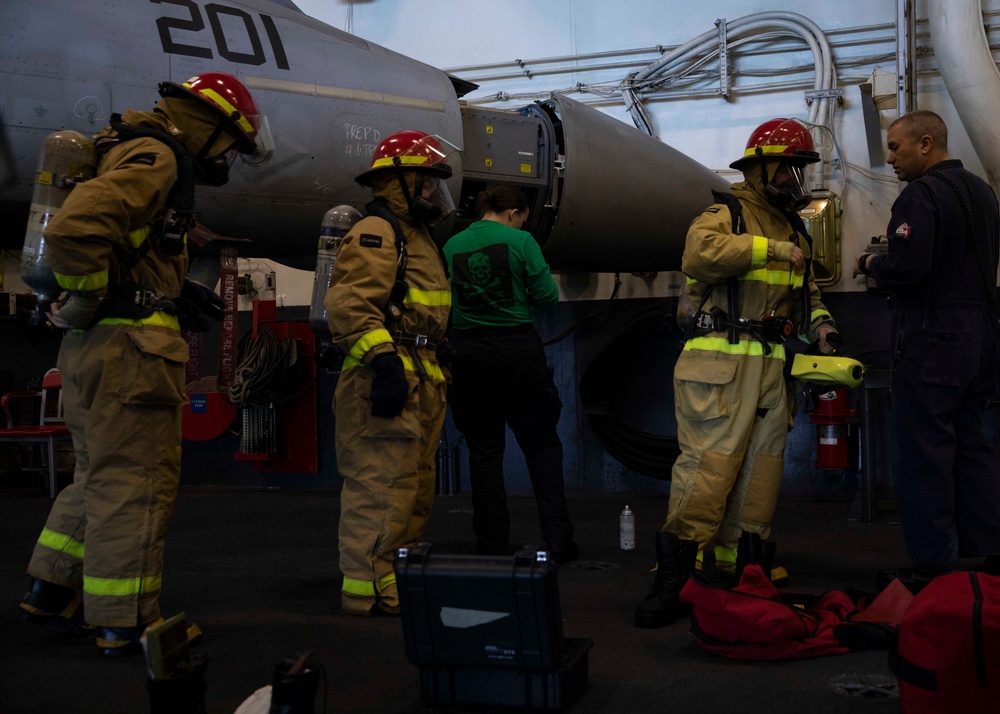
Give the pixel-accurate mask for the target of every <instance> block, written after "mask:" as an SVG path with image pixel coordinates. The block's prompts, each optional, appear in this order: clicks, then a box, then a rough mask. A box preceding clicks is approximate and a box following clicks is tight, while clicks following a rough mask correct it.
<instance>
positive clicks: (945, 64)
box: [927, 0, 1000, 193]
mask: <svg viewBox="0 0 1000 714" xmlns="http://www.w3.org/2000/svg"><path fill="white" fill-rule="evenodd" d="M927 13H928V15H929V17H930V28H931V41H932V42H933V45H934V57H935V58H936V59H937V64H938V71H939V72H940V73H941V78H942V79H943V80H944V86H945V88H946V89H947V90H948V95H949V96H950V97H951V101H952V102H953V103H954V105H955V109H956V111H957V112H958V116H959V118H961V120H962V125H963V126H964V127H965V131H966V133H967V134H968V135H969V139H970V140H971V141H972V147H973V148H974V149H975V151H976V154H977V155H978V156H979V160H980V162H982V165H983V170H984V171H985V172H986V180H987V181H988V182H989V184H990V185H991V186H992V187H993V190H994V191H997V192H998V193H1000V130H998V129H997V124H996V121H994V120H995V118H996V117H1000V72H998V71H997V66H996V64H995V63H994V61H993V55H992V54H991V52H990V46H989V43H988V42H987V40H986V30H985V28H984V27H983V14H982V6H981V4H980V0H928V3H927Z"/></svg>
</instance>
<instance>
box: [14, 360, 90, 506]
mask: <svg viewBox="0 0 1000 714" xmlns="http://www.w3.org/2000/svg"><path fill="white" fill-rule="evenodd" d="M18 400H28V401H29V402H33V403H31V404H30V405H29V407H26V409H27V408H30V409H31V410H32V413H34V409H35V408H36V405H37V409H38V415H39V416H38V423H37V424H24V425H19V424H15V420H14V415H13V413H12V412H11V409H10V405H11V404H12V403H14V402H16V401H18ZM0 409H2V410H3V413H4V416H5V417H6V422H7V426H6V428H4V429H0V444H2V443H7V444H18V445H31V446H39V447H43V448H42V449H41V453H42V456H41V470H42V471H43V472H45V471H48V473H49V496H51V497H52V498H55V497H56V491H57V483H56V477H57V473H58V469H59V463H58V461H57V460H56V444H59V443H72V442H73V437H72V436H70V433H69V429H67V428H66V418H65V417H64V416H63V406H62V373H61V372H60V371H59V370H58V369H55V368H52V369H50V370H49V371H48V372H46V373H45V376H44V377H42V387H41V389H39V390H38V391H17V392H7V394H4V395H3V396H2V397H0Z"/></svg>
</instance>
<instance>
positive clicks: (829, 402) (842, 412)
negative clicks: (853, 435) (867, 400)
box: [809, 388, 858, 470]
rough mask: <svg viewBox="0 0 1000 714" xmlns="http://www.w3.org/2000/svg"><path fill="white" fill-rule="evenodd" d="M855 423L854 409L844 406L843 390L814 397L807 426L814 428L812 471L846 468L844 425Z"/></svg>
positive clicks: (848, 462)
mask: <svg viewBox="0 0 1000 714" xmlns="http://www.w3.org/2000/svg"><path fill="white" fill-rule="evenodd" d="M857 422H858V410H857V409H851V408H850V407H849V406H848V403H847V390H846V389H844V388H840V389H831V390H830V391H829V392H823V393H821V394H818V395H817V397H816V408H815V409H813V410H812V411H811V412H810V413H809V423H810V424H815V425H816V464H815V465H816V468H818V469H831V470H833V469H848V468H850V467H851V459H850V456H849V454H848V450H847V425H848V424H856V423H857Z"/></svg>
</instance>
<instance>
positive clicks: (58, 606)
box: [18, 578, 94, 637]
mask: <svg viewBox="0 0 1000 714" xmlns="http://www.w3.org/2000/svg"><path fill="white" fill-rule="evenodd" d="M18 607H19V608H20V610H21V619H23V620H25V621H27V622H32V623H35V624H41V625H44V624H46V623H51V624H54V625H57V626H58V627H59V628H60V629H61V630H62V632H63V633H64V634H65V635H67V636H70V637H93V636H94V628H93V627H91V626H90V625H88V624H87V623H86V622H84V619H83V603H82V602H81V601H80V596H79V595H77V594H76V590H74V589H73V588H68V587H65V586H64V585H56V584H55V583H50V582H48V581H46V580H42V579H41V578H33V579H32V581H31V589H30V590H29V591H28V592H27V593H25V595H24V598H23V599H22V600H21V603H20V604H19V605H18Z"/></svg>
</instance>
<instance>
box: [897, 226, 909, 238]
mask: <svg viewBox="0 0 1000 714" xmlns="http://www.w3.org/2000/svg"><path fill="white" fill-rule="evenodd" d="M896 237H897V238H909V237H910V224H909V223H904V224H902V225H901V226H899V227H898V228H897V229H896Z"/></svg>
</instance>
